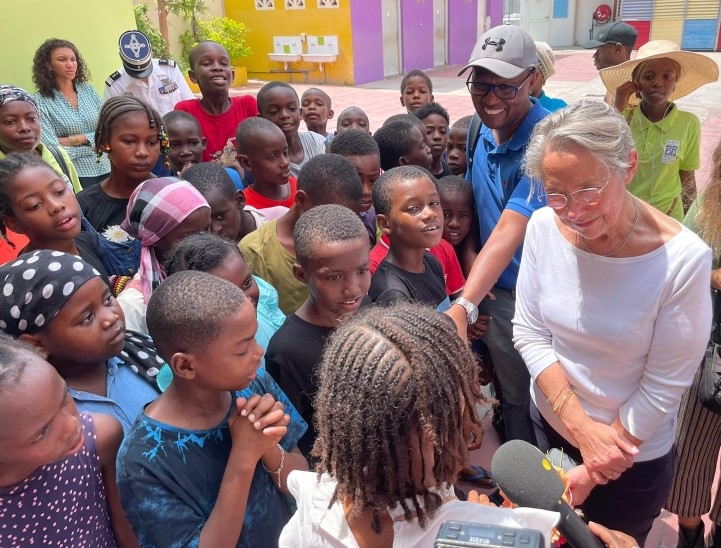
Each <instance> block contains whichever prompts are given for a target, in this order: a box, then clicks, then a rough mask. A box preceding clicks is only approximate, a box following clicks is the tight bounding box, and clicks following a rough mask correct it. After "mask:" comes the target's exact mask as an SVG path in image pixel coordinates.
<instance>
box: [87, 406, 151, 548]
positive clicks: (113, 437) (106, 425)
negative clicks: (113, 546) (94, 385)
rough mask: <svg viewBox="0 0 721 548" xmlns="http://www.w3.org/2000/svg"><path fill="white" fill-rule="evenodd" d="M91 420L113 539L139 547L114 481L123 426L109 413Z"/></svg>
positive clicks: (124, 545) (123, 547) (98, 415)
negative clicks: (93, 426) (93, 424)
mask: <svg viewBox="0 0 721 548" xmlns="http://www.w3.org/2000/svg"><path fill="white" fill-rule="evenodd" d="M93 421H94V422H95V434H96V436H97V444H96V445H97V448H98V456H99V457H100V470H101V472H102V475H103V483H104V484H105V493H106V497H107V501H108V512H109V513H110V525H111V527H112V528H113V535H115V541H116V542H117V543H118V546H120V547H121V548H126V547H127V548H136V547H139V546H140V544H139V543H138V539H137V538H136V537H135V533H133V529H132V527H130V522H129V521H128V518H127V517H126V516H125V512H123V507H122V505H121V504H120V495H119V494H118V486H117V484H116V483H115V459H116V457H117V455H118V448H119V447H120V442H121V441H123V427H122V426H120V423H119V422H118V421H117V420H115V419H114V418H113V417H111V416H110V415H103V414H96V415H93Z"/></svg>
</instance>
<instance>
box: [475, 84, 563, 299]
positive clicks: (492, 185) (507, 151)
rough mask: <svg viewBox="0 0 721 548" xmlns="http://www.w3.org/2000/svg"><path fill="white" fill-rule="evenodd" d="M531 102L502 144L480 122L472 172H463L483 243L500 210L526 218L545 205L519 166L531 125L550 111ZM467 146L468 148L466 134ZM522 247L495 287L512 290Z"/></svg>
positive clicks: (541, 191) (535, 102) (543, 199)
mask: <svg viewBox="0 0 721 548" xmlns="http://www.w3.org/2000/svg"><path fill="white" fill-rule="evenodd" d="M531 102H532V103H533V107H532V108H531V110H530V111H529V112H528V114H527V115H526V118H525V119H524V120H523V122H521V125H520V126H519V127H518V129H517V130H516V132H515V133H514V134H513V137H511V138H510V139H509V140H508V141H506V142H505V143H502V144H500V145H499V144H497V143H496V139H495V137H494V136H493V130H492V129H489V128H487V127H486V126H485V125H481V129H480V137H479V139H478V143H477V144H476V150H475V151H474V153H473V167H472V168H471V169H472V172H467V173H466V179H468V180H470V182H471V185H472V186H473V195H474V197H475V201H476V211H477V213H478V222H479V226H480V232H481V243H482V244H484V245H485V243H486V242H487V241H488V238H489V237H490V236H491V232H493V229H494V228H496V225H497V224H498V221H499V219H500V218H501V213H503V210H504V209H506V208H508V209H510V210H512V211H515V212H516V213H520V214H521V215H525V216H526V217H529V218H530V216H531V214H532V213H533V212H534V211H536V210H537V209H540V208H542V207H543V206H545V205H546V198H545V195H544V193H543V190H542V187H541V186H540V185H537V186H536V188H535V189H534V187H533V185H532V184H531V180H530V179H529V178H528V177H526V176H524V175H523V172H522V168H521V162H522V160H523V155H524V154H525V152H526V147H527V146H528V142H529V141H530V139H531V133H532V132H533V128H534V126H535V125H536V124H537V123H538V122H539V121H540V120H542V119H543V118H545V117H546V116H548V115H549V114H550V113H549V112H548V111H547V110H546V109H545V108H543V107H542V106H541V104H540V103H539V102H538V101H537V100H536V99H534V98H533V97H531ZM468 145H469V148H470V135H469V143H468ZM532 193H533V194H532ZM522 250H523V246H521V247H519V248H518V249H517V250H516V253H515V255H514V256H513V260H512V261H511V262H510V263H509V265H508V266H507V267H506V269H505V270H504V271H503V273H502V274H501V276H500V277H499V278H498V282H497V283H496V285H497V286H499V287H501V288H503V289H509V290H512V289H515V287H516V278H517V277H518V267H519V265H520V263H521V252H522Z"/></svg>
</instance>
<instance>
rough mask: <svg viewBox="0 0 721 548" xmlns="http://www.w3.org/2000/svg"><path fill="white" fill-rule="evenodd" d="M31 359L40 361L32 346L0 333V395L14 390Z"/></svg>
mask: <svg viewBox="0 0 721 548" xmlns="http://www.w3.org/2000/svg"><path fill="white" fill-rule="evenodd" d="M33 359H35V360H37V359H42V358H41V356H40V354H38V352H37V350H36V349H35V348H34V347H33V346H30V345H29V344H28V343H26V342H25V341H23V340H21V339H15V338H14V337H11V336H10V335H8V334H6V333H3V332H2V331H0V394H4V393H5V392H6V391H12V390H14V389H15V387H16V386H17V384H18V383H19V382H20V380H21V379H22V376H23V373H24V372H25V368H26V367H27V365H28V363H29V362H30V361H31V360H33Z"/></svg>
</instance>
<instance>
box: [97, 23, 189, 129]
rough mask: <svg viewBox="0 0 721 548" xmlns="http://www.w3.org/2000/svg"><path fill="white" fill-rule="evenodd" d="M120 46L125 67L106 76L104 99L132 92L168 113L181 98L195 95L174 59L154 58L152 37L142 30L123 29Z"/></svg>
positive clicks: (162, 113) (157, 108)
mask: <svg viewBox="0 0 721 548" xmlns="http://www.w3.org/2000/svg"><path fill="white" fill-rule="evenodd" d="M118 46H119V48H120V59H121V60H122V61H123V68H121V69H120V70H119V71H116V72H114V73H112V74H111V75H110V76H109V77H108V79H107V80H105V95H104V96H103V101H107V100H108V99H109V98H110V97H116V96H119V95H132V96H134V97H137V98H138V99H141V100H143V101H145V102H146V103H148V104H149V105H151V106H152V107H153V108H154V109H155V110H157V111H158V112H159V113H160V115H161V116H165V115H166V114H167V113H168V112H170V111H171V110H173V108H174V107H175V103H177V102H178V101H183V100H185V99H194V98H195V96H194V95H193V93H192V92H191V91H190V88H189V87H188V84H187V83H186V82H185V78H183V74H182V73H181V72H180V69H178V67H177V66H176V64H175V61H173V60H166V59H153V58H152V55H153V51H152V48H151V46H150V41H149V40H148V38H147V36H145V35H144V34H143V33H142V32H140V31H137V30H129V31H126V32H124V33H123V34H121V35H120V39H119V40H118Z"/></svg>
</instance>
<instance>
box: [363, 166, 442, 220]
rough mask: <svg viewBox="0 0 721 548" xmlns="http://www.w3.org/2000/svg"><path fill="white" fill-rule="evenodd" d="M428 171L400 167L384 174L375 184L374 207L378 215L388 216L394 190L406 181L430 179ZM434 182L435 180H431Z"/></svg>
mask: <svg viewBox="0 0 721 548" xmlns="http://www.w3.org/2000/svg"><path fill="white" fill-rule="evenodd" d="M428 174H429V172H428V170H426V169H423V168H422V167H418V166H400V167H396V168H393V169H391V170H388V171H386V172H385V173H383V174H382V175H381V176H380V177H378V179H377V180H376V182H375V183H373V207H374V208H375V210H376V214H377V215H388V214H389V213H390V211H391V207H392V206H393V190H394V189H395V188H396V187H397V186H398V185H399V184H400V183H403V182H405V181H417V180H419V179H430V178H429V177H428ZM430 181H431V182H434V181H433V179H430Z"/></svg>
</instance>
